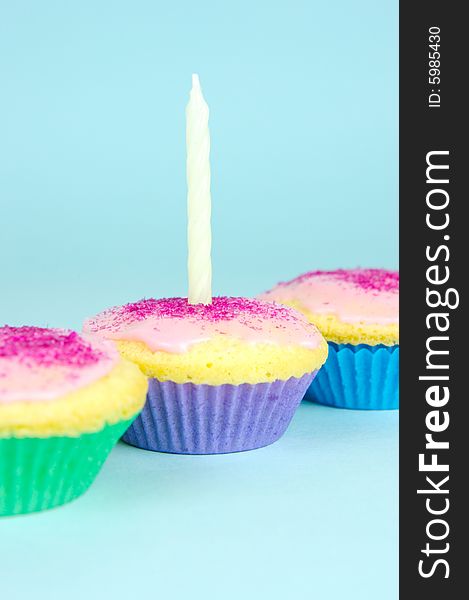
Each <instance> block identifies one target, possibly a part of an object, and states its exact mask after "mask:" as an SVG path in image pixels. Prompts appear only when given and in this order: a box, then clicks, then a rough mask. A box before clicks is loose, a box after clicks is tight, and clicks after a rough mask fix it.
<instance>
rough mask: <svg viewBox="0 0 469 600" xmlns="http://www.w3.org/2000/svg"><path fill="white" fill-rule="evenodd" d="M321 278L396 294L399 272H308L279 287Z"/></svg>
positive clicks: (377, 270) (352, 270)
mask: <svg viewBox="0 0 469 600" xmlns="http://www.w3.org/2000/svg"><path fill="white" fill-rule="evenodd" d="M315 277H321V278H323V279H331V280H336V281H344V282H346V283H350V284H352V285H354V286H356V287H359V288H361V289H363V290H369V291H377V292H398V291H399V271H387V270H385V269H337V270H335V271H310V272H309V273H304V274H303V275H300V276H299V277H296V279H293V280H292V281H289V282H288V283H282V284H280V285H290V284H294V283H303V282H304V281H307V280H308V279H314V278H315Z"/></svg>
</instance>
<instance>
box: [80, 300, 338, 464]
mask: <svg viewBox="0 0 469 600" xmlns="http://www.w3.org/2000/svg"><path fill="white" fill-rule="evenodd" d="M84 331H85V332H87V333H93V334H95V335H99V336H101V337H104V338H107V339H112V340H114V341H115V342H116V343H117V347H118V349H119V351H120V353H121V354H122V356H123V357H125V358H127V359H129V360H131V361H132V362H134V363H136V364H137V365H138V366H139V367H140V369H141V370H142V372H143V373H144V374H145V375H146V376H147V377H149V379H150V383H149V390H148V396H147V401H146V404H145V407H144V409H143V411H142V413H141V415H140V416H139V417H137V419H136V420H135V421H134V423H133V424H132V425H131V427H130V428H129V429H128V430H127V432H126V433H125V434H124V437H123V439H124V441H126V442H128V443H129V444H132V445H134V446H138V447H140V448H144V449H147V450H155V451H160V452H173V453H179V454H217V453H225V452H239V451H242V450H251V449H254V448H259V447H261V446H266V445H268V444H271V443H272V442H274V441H276V440H277V439H278V438H279V437H280V436H281V435H282V434H283V433H284V431H285V430H286V428H287V427H288V424H289V423H290V421H291V419H292V417H293V414H294V412H295V410H296V408H297V406H298V404H299V403H300V401H301V399H302V398H303V395H304V393H305V391H306V389H307V388H308V386H309V385H310V383H311V381H312V380H313V378H314V376H315V375H316V373H317V371H318V369H319V368H320V367H321V365H322V364H323V363H324V361H325V359H326V356H327V344H326V342H325V340H324V339H323V337H322V336H321V334H320V333H319V331H318V330H317V328H316V327H315V326H314V325H311V324H310V323H308V321H307V319H305V318H304V317H303V315H301V314H300V313H297V312H296V311H294V310H291V309H289V308H287V307H284V306H280V305H278V304H275V303H272V302H262V301H259V300H253V299H248V298H230V297H214V298H213V299H212V301H211V303H210V304H190V303H189V302H188V300H187V299H186V298H163V299H159V300H155V299H151V298H150V299H144V300H140V301H139V302H135V303H131V304H127V305H125V306H118V307H114V308H111V309H108V310H106V311H104V312H103V313H101V314H99V315H97V316H96V317H94V318H91V319H88V320H87V321H86V323H85V325H84Z"/></svg>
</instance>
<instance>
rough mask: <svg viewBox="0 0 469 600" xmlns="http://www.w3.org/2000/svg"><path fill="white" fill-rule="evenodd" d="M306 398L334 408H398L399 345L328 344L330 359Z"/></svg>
mask: <svg viewBox="0 0 469 600" xmlns="http://www.w3.org/2000/svg"><path fill="white" fill-rule="evenodd" d="M305 399H306V400H311V401H313V402H317V403H319V404H326V405H328V406H335V407H337V408H351V409H359V410H391V409H397V408H399V345H398V344H396V345H395V346H384V345H381V344H379V345H377V346H368V345H366V344H357V345H353V344H335V343H333V342H329V356H328V358H327V360H326V363H325V364H324V366H323V367H322V369H321V370H320V371H319V374H318V376H317V377H316V378H315V380H314V381H313V383H312V384H311V386H310V387H309V389H308V391H307V392H306V396H305Z"/></svg>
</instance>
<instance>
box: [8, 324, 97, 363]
mask: <svg viewBox="0 0 469 600" xmlns="http://www.w3.org/2000/svg"><path fill="white" fill-rule="evenodd" d="M103 357H104V354H103V352H102V351H101V350H98V349H97V348H94V347H93V346H92V345H91V344H90V343H89V342H88V341H87V340H85V339H84V338H82V337H81V336H79V335H78V334H77V333H75V332H74V331H70V330H67V329H47V328H45V327H9V326H8V325H5V326H4V327H0V358H8V359H11V358H14V359H16V360H18V361H20V362H22V363H30V364H34V365H38V366H44V367H47V366H52V365H63V366H71V367H77V368H83V367H87V366H89V365H93V364H96V363H97V362H99V361H100V360H101V359H102V358H103Z"/></svg>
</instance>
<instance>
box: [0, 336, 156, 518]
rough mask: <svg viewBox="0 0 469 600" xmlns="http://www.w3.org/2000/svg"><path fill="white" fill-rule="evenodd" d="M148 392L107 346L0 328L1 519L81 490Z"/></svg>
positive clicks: (133, 369)
mask: <svg viewBox="0 0 469 600" xmlns="http://www.w3.org/2000/svg"><path fill="white" fill-rule="evenodd" d="M146 390H147V381H146V378H145V377H144V376H143V375H142V373H141V372H140V370H139V369H138V368H137V367H136V366H135V365H133V364H132V363H130V362H127V361H125V360H123V359H122V358H121V357H120V356H119V353H118V352H117V350H116V349H115V347H114V345H113V344H112V343H110V342H107V341H105V340H100V339H98V338H95V339H92V338H90V337H88V336H80V335H78V334H77V333H75V332H73V331H68V330H63V329H46V328H40V327H8V326H4V327H0V516H6V515H15V514H21V513H28V512H34V511H39V510H44V509H48V508H53V507H54V506H58V505H60V504H64V503H65V502H69V501H70V500H73V499H74V498H77V497H78V496H80V495H81V494H82V493H83V492H85V491H86V489H87V488H88V487H89V486H90V485H91V483H92V482H93V480H94V479H95V477H96V475H97V474H98V472H99V470H100V468H101V466H102V465H103V463H104V461H105V460H106V457H107V455H108V454H109V452H110V451H111V449H112V448H113V446H114V445H115V443H116V442H117V441H118V439H119V438H120V436H121V435H122V433H123V432H124V431H125V430H126V429H127V427H128V426H129V425H130V423H131V422H132V420H133V419H134V418H135V416H136V415H137V413H138V412H139V411H140V410H141V408H142V406H143V404H144V401H145V395H146Z"/></svg>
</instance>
